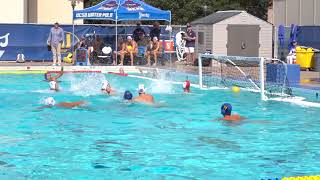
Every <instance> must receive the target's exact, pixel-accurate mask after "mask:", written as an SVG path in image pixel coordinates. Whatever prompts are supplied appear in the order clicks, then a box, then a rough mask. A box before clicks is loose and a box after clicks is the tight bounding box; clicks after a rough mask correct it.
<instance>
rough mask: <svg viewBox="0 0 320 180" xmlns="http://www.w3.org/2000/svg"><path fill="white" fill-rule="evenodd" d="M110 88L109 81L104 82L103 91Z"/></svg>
mask: <svg viewBox="0 0 320 180" xmlns="http://www.w3.org/2000/svg"><path fill="white" fill-rule="evenodd" d="M108 87H110V83H109V81H108V80H105V81H103V83H102V87H101V89H102V90H106V89H107V88H108Z"/></svg>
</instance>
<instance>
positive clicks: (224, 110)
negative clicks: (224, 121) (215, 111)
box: [221, 103, 232, 116]
mask: <svg viewBox="0 0 320 180" xmlns="http://www.w3.org/2000/svg"><path fill="white" fill-rule="evenodd" d="M231 111H232V106H231V104H229V103H224V104H223V105H222V106H221V114H222V115H223V116H230V115H231Z"/></svg>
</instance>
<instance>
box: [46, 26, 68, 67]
mask: <svg viewBox="0 0 320 180" xmlns="http://www.w3.org/2000/svg"><path fill="white" fill-rule="evenodd" d="M63 41H64V31H63V29H62V28H61V27H59V23H57V22H56V23H54V27H52V28H51V29H50V33H49V37H48V40H47V44H48V45H49V46H51V51H52V55H53V64H52V65H53V66H55V65H58V66H60V65H61V46H62V44H63ZM57 62H58V63H57Z"/></svg>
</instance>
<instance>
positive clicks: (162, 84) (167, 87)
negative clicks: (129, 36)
mask: <svg viewBox="0 0 320 180" xmlns="http://www.w3.org/2000/svg"><path fill="white" fill-rule="evenodd" d="M147 89H150V93H156V94H172V93H174V89H173V84H172V83H169V82H168V81H166V80H163V79H159V80H158V81H152V83H151V85H150V87H149V88H147Z"/></svg>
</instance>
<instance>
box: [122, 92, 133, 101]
mask: <svg viewBox="0 0 320 180" xmlns="http://www.w3.org/2000/svg"><path fill="white" fill-rule="evenodd" d="M132 98H133V95H132V93H131V92H130V91H125V92H124V94H123V99H124V100H125V101H126V102H132Z"/></svg>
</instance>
